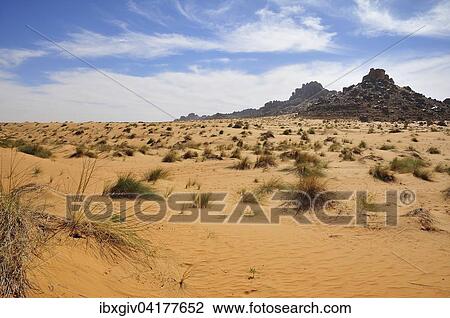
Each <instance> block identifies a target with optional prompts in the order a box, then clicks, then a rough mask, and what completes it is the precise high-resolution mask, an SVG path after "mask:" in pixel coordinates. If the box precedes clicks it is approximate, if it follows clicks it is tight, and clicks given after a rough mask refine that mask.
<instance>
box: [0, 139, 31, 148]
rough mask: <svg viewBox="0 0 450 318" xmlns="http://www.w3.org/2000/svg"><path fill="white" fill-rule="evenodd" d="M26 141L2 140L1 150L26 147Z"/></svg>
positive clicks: (0, 140)
mask: <svg viewBox="0 0 450 318" xmlns="http://www.w3.org/2000/svg"><path fill="white" fill-rule="evenodd" d="M25 144H26V143H25V141H23V140H22V139H18V140H15V139H9V138H5V139H4V138H2V139H0V147H1V148H16V147H20V146H23V145H25Z"/></svg>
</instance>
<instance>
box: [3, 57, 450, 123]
mask: <svg viewBox="0 0 450 318" xmlns="http://www.w3.org/2000/svg"><path fill="white" fill-rule="evenodd" d="M359 62H360V61H355V62H354V63H350V64H349V63H342V62H321V61H316V62H311V63H304V64H294V65H287V66H283V67H277V68H274V69H272V70H269V71H267V72H264V73H262V74H249V73H246V72H242V71H236V70H214V69H202V68H198V67H197V68H196V69H195V70H193V71H189V72H163V73H159V74H156V75H153V76H147V77H139V76H129V75H123V74H116V73H108V74H110V75H111V76H113V77H114V78H116V79H118V80H119V81H120V82H121V83H123V84H125V85H126V86H127V87H129V88H131V89H133V90H135V91H136V92H137V93H139V94H141V95H143V96H144V97H146V98H148V99H149V100H151V101H153V102H155V103H156V104H158V105H159V106H161V107H162V108H164V109H165V110H166V111H168V112H169V113H171V114H173V115H175V116H177V117H178V116H180V115H184V114H187V113H189V112H197V113H199V114H213V113H216V112H231V111H235V110H241V109H243V108H246V107H260V106H262V105H263V104H264V103H265V102H266V101H269V100H274V99H278V100H283V99H287V98H288V97H289V96H290V93H291V92H292V91H293V90H294V88H295V87H299V86H301V84H302V83H305V82H309V81H312V80H317V81H319V82H321V83H322V84H323V85H326V84H327V83H329V82H331V81H332V80H334V79H335V78H338V77H339V76H340V75H342V74H343V73H345V72H346V71H347V70H348V69H351V68H352V67H354V66H355V65H357V64H358V63H359ZM370 67H383V68H385V69H386V70H387V72H388V73H389V75H391V77H393V78H394V80H395V81H396V82H397V83H398V84H399V85H402V86H404V85H410V86H411V87H412V88H413V89H414V90H416V91H418V92H421V93H424V94H425V95H426V96H432V97H434V98H439V99H444V98H445V97H449V96H448V92H449V91H450V82H449V81H448V80H447V77H448V76H447V74H448V72H449V69H450V55H443V56H439V57H434V58H414V59H405V58H403V59H402V58H398V59H390V58H386V59H379V60H377V61H376V62H374V63H372V64H370V65H367V66H364V67H363V68H361V69H359V70H358V71H356V72H353V73H351V74H350V75H349V76H347V77H345V78H344V79H343V80H341V81H339V82H338V83H336V84H334V85H333V86H332V87H330V89H341V88H342V87H343V86H348V85H350V84H354V83H357V82H359V81H360V80H361V78H362V76H363V75H365V74H366V73H367V71H368V69H369V68H370ZM51 79H52V80H53V83H51V84H43V85H39V86H34V87H30V86H24V85H20V84H18V83H17V82H14V81H13V80H12V79H10V80H5V79H0V92H1V94H0V112H1V114H2V120H3V121H25V120H30V121H50V120H59V121H62V120H76V121H88V120H100V121H139V120H148V121H158V120H170V118H168V117H167V116H166V115H164V114H161V113H160V112H159V111H158V110H156V109H154V108H153V107H152V106H150V105H148V104H146V103H145V102H143V101H142V100H141V99H139V98H137V97H136V96H134V95H133V94H131V93H129V92H127V91H126V90H124V89H123V88H121V87H119V86H118V85H117V84H115V83H114V82H112V81H110V80H108V79H106V78H105V77H103V76H102V75H100V74H98V73H97V72H95V71H93V70H86V69H80V70H72V71H67V72H61V73H53V74H52V76H51Z"/></svg>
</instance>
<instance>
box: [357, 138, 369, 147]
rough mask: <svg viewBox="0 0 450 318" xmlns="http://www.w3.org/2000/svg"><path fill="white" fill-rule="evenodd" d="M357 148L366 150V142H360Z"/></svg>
mask: <svg viewBox="0 0 450 318" xmlns="http://www.w3.org/2000/svg"><path fill="white" fill-rule="evenodd" d="M358 148H361V149H366V148H367V142H365V141H364V140H361V142H360V143H359V145H358Z"/></svg>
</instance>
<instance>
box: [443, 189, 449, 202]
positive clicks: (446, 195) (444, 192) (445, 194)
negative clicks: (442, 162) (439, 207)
mask: <svg viewBox="0 0 450 318" xmlns="http://www.w3.org/2000/svg"><path fill="white" fill-rule="evenodd" d="M442 194H443V195H444V199H445V200H448V199H450V187H448V188H447V189H445V190H443V191H442Z"/></svg>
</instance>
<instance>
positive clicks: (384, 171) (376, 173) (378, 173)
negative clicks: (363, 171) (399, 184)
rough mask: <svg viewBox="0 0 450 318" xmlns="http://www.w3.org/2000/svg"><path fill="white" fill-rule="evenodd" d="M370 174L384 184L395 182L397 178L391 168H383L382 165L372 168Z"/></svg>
mask: <svg viewBox="0 0 450 318" xmlns="http://www.w3.org/2000/svg"><path fill="white" fill-rule="evenodd" d="M369 174H371V175H372V176H373V177H374V178H376V179H379V180H381V181H384V182H394V181H395V177H394V174H393V173H392V171H390V170H389V167H387V166H383V165H381V164H378V165H376V166H375V167H372V168H371V169H370V170H369Z"/></svg>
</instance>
